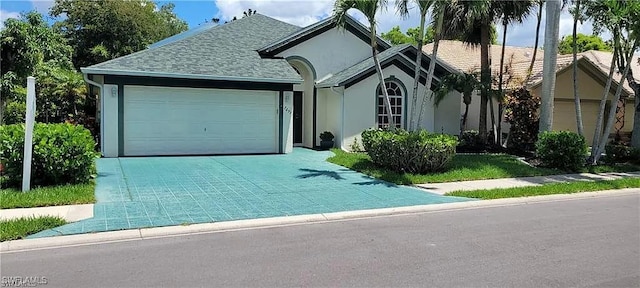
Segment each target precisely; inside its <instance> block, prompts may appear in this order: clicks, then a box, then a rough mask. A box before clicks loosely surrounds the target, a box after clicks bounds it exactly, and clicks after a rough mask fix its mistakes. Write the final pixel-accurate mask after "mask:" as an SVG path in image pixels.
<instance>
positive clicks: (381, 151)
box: [362, 129, 458, 173]
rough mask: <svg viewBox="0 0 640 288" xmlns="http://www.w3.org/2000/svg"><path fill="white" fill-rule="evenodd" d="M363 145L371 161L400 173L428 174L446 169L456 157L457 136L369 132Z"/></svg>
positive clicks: (365, 135) (423, 132)
mask: <svg viewBox="0 0 640 288" xmlns="http://www.w3.org/2000/svg"><path fill="white" fill-rule="evenodd" d="M362 144H363V146H364V149H365V150H366V151H367V154H368V155H369V157H371V161H372V162H373V163H375V164H377V165H379V166H382V167H385V168H388V169H391V170H393V171H397V172H407V173H427V172H436V171H441V170H444V168H445V167H446V165H447V164H448V163H449V162H450V161H451V159H453V156H454V155H455V149H456V145H457V144H458V140H457V139H456V138H455V137H454V136H450V135H444V134H434V133H429V132H427V131H423V130H422V131H411V132H407V131H404V130H401V129H398V130H382V129H376V130H373V129H370V130H366V131H364V132H362Z"/></svg>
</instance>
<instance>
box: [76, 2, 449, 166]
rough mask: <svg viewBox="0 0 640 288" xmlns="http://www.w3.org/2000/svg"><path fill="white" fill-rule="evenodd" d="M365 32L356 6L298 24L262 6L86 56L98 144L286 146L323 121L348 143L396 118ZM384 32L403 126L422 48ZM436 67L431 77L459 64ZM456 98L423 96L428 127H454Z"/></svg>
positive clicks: (302, 141)
mask: <svg viewBox="0 0 640 288" xmlns="http://www.w3.org/2000/svg"><path fill="white" fill-rule="evenodd" d="M369 35H370V33H369V29H368V28H366V27H365V26H363V25H362V24H360V23H359V22H358V21H356V20H354V19H353V18H351V17H348V18H347V19H346V25H345V27H343V28H338V27H336V25H335V23H334V21H333V19H332V18H327V19H325V20H323V21H320V22H318V23H315V24H313V25H310V26H308V27H304V28H301V27H298V26H294V25H290V24H287V23H284V22H281V21H279V20H276V19H273V18H270V17H267V16H264V15H261V14H255V15H251V16H248V17H245V18H241V19H238V20H235V21H232V22H229V23H226V24H222V25H215V24H210V25H202V26H200V27H198V28H196V29H192V30H190V31H187V32H184V33H182V34H178V35H176V36H173V37H170V38H168V39H165V40H163V41H160V42H158V43H156V44H154V45H152V46H150V47H149V48H148V49H145V50H142V51H139V52H136V53H133V54H130V55H126V56H123V57H120V58H116V59H113V60H109V61H106V62H103V63H99V64H96V65H93V66H89V67H84V68H82V69H81V70H82V72H83V74H84V75H85V80H86V81H87V82H88V83H89V84H91V85H92V86H93V87H98V88H99V90H100V95H99V97H100V107H99V110H100V118H99V119H100V124H101V140H100V144H101V149H102V155H103V156H104V157H120V156H149V155H211V154H250V153H288V152H290V151H292V149H293V147H294V146H303V147H309V148H314V147H316V146H318V145H319V143H320V138H319V135H320V133H322V132H323V131H329V132H331V133H333V134H334V135H335V139H334V141H335V147H339V148H342V149H345V150H348V149H349V147H350V146H351V144H352V143H354V141H356V138H359V137H360V133H361V132H362V131H364V130H365V129H368V128H375V127H383V126H387V125H389V117H388V115H387V114H386V113H385V111H386V109H384V108H383V107H384V106H383V101H382V99H383V98H382V90H381V89H380V88H381V87H379V86H380V85H379V81H378V77H377V75H376V72H375V67H374V62H373V59H372V57H371V47H370V44H369V43H370V39H369ZM377 41H378V52H379V59H380V64H381V66H382V69H383V72H384V73H383V74H384V76H385V78H386V80H385V81H386V86H387V87H386V89H387V91H388V92H389V95H390V98H391V106H392V109H393V115H394V117H395V120H396V121H395V122H396V123H397V125H398V126H400V127H406V126H407V125H408V121H409V119H408V117H409V115H410V113H411V110H412V109H413V107H412V106H411V103H412V101H411V98H412V97H411V93H412V86H413V75H414V69H415V65H416V63H415V60H414V59H415V57H416V55H417V54H416V53H418V51H417V49H416V48H415V47H413V46H411V45H399V46H391V45H390V44H389V43H387V42H386V41H384V40H383V39H381V38H378V39H377ZM423 59H424V60H423V61H422V63H420V67H421V69H422V70H421V71H422V77H420V85H419V95H420V97H419V99H417V101H418V102H417V103H421V101H422V95H423V92H424V85H425V83H426V70H427V68H428V66H429V61H430V59H429V57H427V56H425V57H423ZM435 71H436V72H435V77H434V84H433V86H432V88H434V87H435V86H436V85H437V83H438V81H439V79H440V78H441V77H442V76H444V75H446V74H448V73H453V72H455V71H454V70H453V69H452V68H451V67H448V66H447V65H443V64H442V63H437V65H436V70H435ZM452 93H458V92H457V91H454V92H452ZM459 99H461V97H460V96H459V95H457V96H455V97H454V96H452V97H449V98H448V100H446V101H444V102H443V103H441V104H440V105H439V106H438V107H434V105H433V102H432V101H431V99H426V103H427V105H425V110H424V116H423V119H422V121H421V122H422V123H420V125H421V127H422V128H424V129H427V130H430V131H437V132H445V133H452V134H456V133H457V132H458V127H459V118H460V111H461V110H460V109H461V101H460V100H459Z"/></svg>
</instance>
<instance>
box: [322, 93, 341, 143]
mask: <svg viewBox="0 0 640 288" xmlns="http://www.w3.org/2000/svg"><path fill="white" fill-rule="evenodd" d="M334 90H335V92H333V91H331V89H330V88H323V89H318V99H323V102H324V103H326V105H325V109H324V110H323V111H321V112H322V113H320V114H323V115H324V119H325V121H323V122H322V123H320V122H319V123H318V124H322V125H321V126H322V130H321V129H320V125H319V126H318V133H322V132H323V131H329V132H331V133H333V135H334V136H335V138H334V142H335V143H334V145H335V147H338V148H341V145H342V88H336V89H334Z"/></svg>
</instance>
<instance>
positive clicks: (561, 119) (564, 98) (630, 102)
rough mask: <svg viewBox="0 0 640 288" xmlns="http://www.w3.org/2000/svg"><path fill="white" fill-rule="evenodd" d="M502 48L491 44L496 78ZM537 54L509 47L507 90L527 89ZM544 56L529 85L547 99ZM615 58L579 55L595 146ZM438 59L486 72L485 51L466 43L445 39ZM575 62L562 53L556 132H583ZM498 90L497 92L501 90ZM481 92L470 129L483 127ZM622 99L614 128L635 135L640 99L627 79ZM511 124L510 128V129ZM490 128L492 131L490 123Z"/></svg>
mask: <svg viewBox="0 0 640 288" xmlns="http://www.w3.org/2000/svg"><path fill="white" fill-rule="evenodd" d="M432 49H433V47H432V44H428V45H425V46H424V47H423V51H424V52H425V53H427V54H431V51H432ZM501 49H502V46H501V45H492V46H491V57H492V59H491V62H492V65H491V72H492V74H493V75H494V76H495V77H496V78H497V73H498V71H499V70H500V53H501ZM532 56H533V48H524V47H513V46H506V47H505V66H507V65H508V64H509V63H511V65H510V67H511V69H510V70H509V71H510V72H511V75H512V77H511V78H512V79H511V81H510V83H506V85H505V86H507V87H505V88H506V89H508V88H510V87H515V86H518V85H521V84H522V82H523V81H524V80H525V79H526V75H527V70H528V69H529V65H530V63H531V58H532ZM543 56H544V52H543V51H542V50H538V52H537V55H536V61H535V63H534V66H533V69H532V74H531V77H530V79H529V81H528V83H527V87H528V88H529V89H530V90H531V92H532V94H534V95H536V96H541V89H542V63H543ZM612 57H613V55H612V54H611V53H609V52H602V51H587V52H583V53H579V54H578V69H579V70H578V95H579V96H580V103H581V109H582V117H583V125H584V131H585V137H586V139H587V143H589V144H591V141H592V139H593V133H594V132H595V126H596V120H597V117H598V112H599V105H600V100H601V99H602V93H603V91H604V88H605V84H606V81H607V79H608V74H609V65H610V64H611V58H612ZM637 58H638V57H637V56H636V57H635V58H634V61H633V63H634V65H633V66H632V69H633V75H634V77H635V78H636V79H638V81H640V64H638V59H637ZM438 59H439V60H440V61H442V62H444V63H446V64H448V65H449V66H451V67H453V68H455V69H457V70H458V71H459V72H479V71H480V48H479V47H473V46H469V45H466V44H464V43H463V42H460V41H450V40H447V41H440V48H439V50H438ZM572 64H573V55H571V54H569V55H558V61H557V69H556V71H557V72H556V88H555V99H554V113H553V129H554V130H569V131H577V125H576V113H575V104H574V96H573V65H572ZM620 77H621V74H620V73H617V74H616V77H615V78H614V79H615V80H616V81H614V82H613V83H612V85H611V90H610V94H609V99H613V94H614V93H615V91H616V88H617V87H618V83H619V80H620ZM504 78H505V82H506V81H507V80H508V78H509V76H508V75H505V76H504ZM494 88H497V86H496V87H494ZM476 94H477V95H476V96H478V97H477V98H474V99H473V104H472V105H471V107H470V113H469V122H468V123H469V125H468V126H467V128H468V129H478V119H479V117H478V113H479V109H480V108H479V103H480V99H479V93H476ZM621 97H622V100H621V101H620V103H619V105H620V107H624V109H619V111H618V114H617V116H618V117H617V118H618V121H617V123H616V127H615V128H616V129H614V130H619V131H621V132H622V133H630V132H631V131H632V130H633V116H634V110H635V109H634V95H633V91H632V90H631V88H630V87H629V85H628V83H627V82H626V81H625V84H624V85H623V90H622V94H621ZM608 102H609V103H607V109H606V113H607V114H608V111H609V107H610V106H609V105H611V104H610V102H611V100H609V101H608ZM496 111H497V106H496ZM487 118H488V121H490V118H489V117H487ZM605 119H606V118H605ZM488 123H490V122H488ZM505 126H506V127H507V128H508V125H505ZM487 127H490V125H489V126H487ZM507 131H508V130H507V129H504V130H503V132H507ZM614 132H615V131H612V133H614Z"/></svg>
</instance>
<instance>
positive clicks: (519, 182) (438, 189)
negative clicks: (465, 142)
mask: <svg viewBox="0 0 640 288" xmlns="http://www.w3.org/2000/svg"><path fill="white" fill-rule="evenodd" d="M632 177H640V172H627V173H600V174H593V173H581V174H564V175H549V176H537V177H521V178H501V179H490V180H474V181H460V182H448V183H428V184H417V185H415V186H416V187H419V188H422V189H426V190H428V191H429V192H431V193H435V194H439V195H444V194H446V193H448V192H453V191H459V190H465V191H469V190H484V189H494V188H513V187H524V186H540V185H543V184H548V183H560V182H573V181H598V180H614V179H621V178H632Z"/></svg>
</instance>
